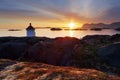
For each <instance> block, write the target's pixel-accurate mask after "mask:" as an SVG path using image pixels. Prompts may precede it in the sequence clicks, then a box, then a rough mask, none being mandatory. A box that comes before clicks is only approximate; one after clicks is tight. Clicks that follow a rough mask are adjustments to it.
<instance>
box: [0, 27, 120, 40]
mask: <svg viewBox="0 0 120 80" xmlns="http://www.w3.org/2000/svg"><path fill="white" fill-rule="evenodd" d="M35 33H36V36H38V37H49V38H55V37H65V36H70V37H76V38H82V37H84V36H86V35H113V34H119V33H120V32H119V31H116V30H113V29H104V30H102V31H91V30H77V31H73V30H61V31H51V30H49V29H36V30H35ZM0 36H17V37H21V36H26V30H25V29H24V30H21V31H8V30H7V29H0Z"/></svg>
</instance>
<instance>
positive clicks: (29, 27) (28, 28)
mask: <svg viewBox="0 0 120 80" xmlns="http://www.w3.org/2000/svg"><path fill="white" fill-rule="evenodd" d="M26 30H35V28H34V27H33V26H32V24H31V23H30V25H29V26H28V27H27V28H26Z"/></svg>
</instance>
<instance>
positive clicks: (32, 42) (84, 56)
mask: <svg viewBox="0 0 120 80" xmlns="http://www.w3.org/2000/svg"><path fill="white" fill-rule="evenodd" d="M119 42H120V34H116V35H112V36H109V35H88V36H85V37H83V38H82V39H77V38H73V37H57V38H53V39H51V38H46V37H0V58H1V59H11V60H15V61H19V62H31V63H34V62H37V63H41V62H42V63H46V64H50V65H54V66H71V67H77V68H87V69H97V70H100V71H103V72H105V73H112V74H115V75H118V76H119V75H120V69H119V68H120V66H119V65H120V63H119V62H120V59H119V57H120V54H119V50H120V49H119V48H120V44H119ZM0 67H1V66H0ZM98 80H99V79H98ZM118 80H119V79H118Z"/></svg>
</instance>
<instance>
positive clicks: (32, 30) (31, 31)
mask: <svg viewBox="0 0 120 80" xmlns="http://www.w3.org/2000/svg"><path fill="white" fill-rule="evenodd" d="M26 34H27V37H35V28H34V27H33V26H32V24H31V23H30V24H29V26H28V27H27V28H26Z"/></svg>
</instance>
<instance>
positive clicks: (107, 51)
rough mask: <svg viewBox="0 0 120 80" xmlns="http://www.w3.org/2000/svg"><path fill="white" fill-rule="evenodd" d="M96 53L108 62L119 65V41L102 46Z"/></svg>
mask: <svg viewBox="0 0 120 80" xmlns="http://www.w3.org/2000/svg"><path fill="white" fill-rule="evenodd" d="M98 54H99V55H100V56H102V57H104V58H105V59H106V60H108V62H109V63H110V64H112V65H115V66H117V67H120V43H114V44H111V45H108V46H105V47H102V48H101V49H100V50H99V52H98Z"/></svg>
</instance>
